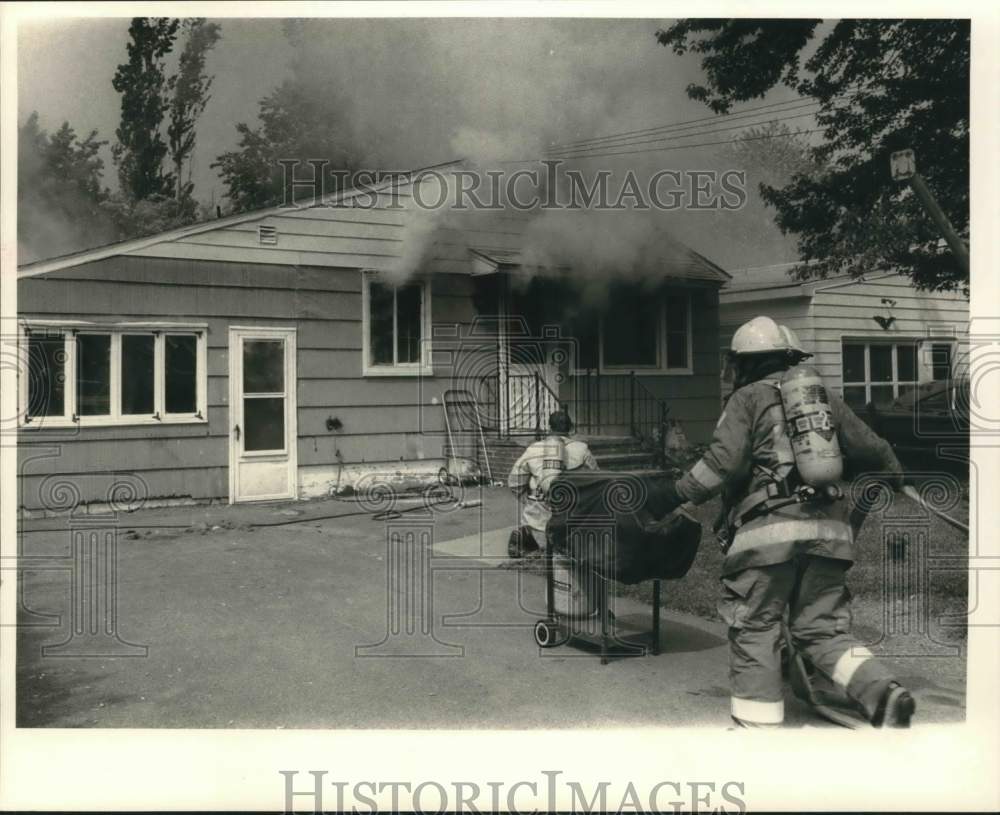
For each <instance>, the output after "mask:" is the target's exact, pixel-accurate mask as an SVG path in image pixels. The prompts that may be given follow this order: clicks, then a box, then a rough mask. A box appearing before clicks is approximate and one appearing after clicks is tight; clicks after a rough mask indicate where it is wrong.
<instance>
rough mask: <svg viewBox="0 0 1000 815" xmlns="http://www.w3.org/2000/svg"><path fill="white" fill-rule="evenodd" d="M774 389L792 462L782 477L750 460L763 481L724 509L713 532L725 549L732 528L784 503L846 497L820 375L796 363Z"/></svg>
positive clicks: (731, 534) (732, 534) (829, 409)
mask: <svg viewBox="0 0 1000 815" xmlns="http://www.w3.org/2000/svg"><path fill="white" fill-rule="evenodd" d="M778 389H779V391H780V393H781V408H782V412H783V414H784V420H785V427H786V429H787V433H788V438H789V441H790V443H791V447H792V454H793V458H794V462H795V463H794V466H793V467H791V468H790V469H789V471H788V472H787V473H786V475H785V476H784V477H782V476H779V475H778V474H777V473H776V472H775V471H774V470H771V469H770V468H768V467H765V466H764V465H763V464H754V469H755V471H756V472H758V473H760V474H762V475H764V476H765V477H766V478H767V483H766V484H765V486H763V487H761V488H760V489H757V490H754V492H752V493H750V494H749V495H747V496H746V497H745V498H743V499H742V500H741V501H740V502H739V503H738V504H737V505H736V507H735V508H734V509H733V510H731V511H727V510H725V509H724V510H723V512H722V514H721V515H720V517H719V519H718V521H717V522H716V525H715V531H716V534H717V537H718V539H719V544H720V546H721V547H722V550H723V552H724V553H725V552H726V551H728V549H729V547H730V546H731V545H732V542H733V538H734V537H735V535H736V532H737V531H738V530H739V529H740V528H741V527H742V526H744V525H745V524H747V523H749V522H750V521H753V520H755V519H756V518H760V517H763V516H765V515H769V514H770V513H772V512H775V511H776V510H779V509H782V508H783V507H787V506H792V505H798V504H832V503H833V502H835V501H839V500H841V499H843V497H844V493H843V490H841V488H840V486H839V485H838V483H837V482H838V481H839V479H840V477H841V475H842V474H843V457H842V456H841V453H840V445H839V443H838V440H837V429H836V427H835V426H834V424H833V411H832V409H831V407H830V402H829V398H828V396H827V394H826V389H825V388H824V387H823V383H822V380H821V379H820V377H819V374H818V373H817V372H816V370H815V369H813V368H811V367H809V366H804V365H803V366H795V367H793V368H791V369H789V370H787V371H786V372H785V374H784V375H783V377H782V379H781V384H780V386H779V388H778Z"/></svg>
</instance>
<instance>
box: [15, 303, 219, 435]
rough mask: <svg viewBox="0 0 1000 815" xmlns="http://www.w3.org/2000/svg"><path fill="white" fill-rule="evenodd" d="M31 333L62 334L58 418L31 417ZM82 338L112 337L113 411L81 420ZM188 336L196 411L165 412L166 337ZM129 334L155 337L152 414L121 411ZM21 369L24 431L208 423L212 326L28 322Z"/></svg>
mask: <svg viewBox="0 0 1000 815" xmlns="http://www.w3.org/2000/svg"><path fill="white" fill-rule="evenodd" d="M32 333H38V334H45V335H47V336H53V335H55V334H61V335H62V337H63V343H64V345H63V348H64V353H65V356H66V362H65V377H66V379H65V383H64V385H63V388H64V394H65V395H64V399H63V413H62V415H55V416H34V417H32V416H29V415H28V395H29V394H28V377H27V376H26V375H24V372H25V371H26V367H25V366H26V364H27V360H28V343H29V339H30V336H31V334H32ZM81 334H97V335H107V336H110V338H111V343H110V345H111V349H110V354H111V360H110V369H109V377H110V382H109V398H110V405H109V412H108V413H107V414H102V415H94V416H82V415H80V414H79V413H78V405H77V387H78V385H77V353H76V348H77V343H76V338H77V337H78V336H79V335H81ZM168 334H171V335H187V336H194V337H195V339H196V346H195V353H196V365H197V374H196V378H195V392H196V396H195V410H194V411H192V412H187V413H167V412H166V386H165V379H166V370H165V368H164V365H165V364H166V357H165V350H164V344H165V341H166V336H167V335H168ZM125 335H144V336H149V335H152V336H153V338H154V343H153V409H154V411H153V413H151V414H146V413H138V414H130V413H122V404H121V395H122V340H121V338H122V337H123V336H125ZM19 339H20V343H21V347H22V348H23V349H24V350H23V363H24V364H23V365H22V366H21V375H19V376H18V399H19V408H20V409H19V411H18V427H19V428H23V429H25V430H42V429H45V428H67V427H125V426H141V425H146V426H151V425H178V424H207V422H208V407H207V395H208V365H207V362H208V325H207V324H206V323H168V322H124V323H94V322H86V321H80V320H25V321H22V322H21V325H20V338H19Z"/></svg>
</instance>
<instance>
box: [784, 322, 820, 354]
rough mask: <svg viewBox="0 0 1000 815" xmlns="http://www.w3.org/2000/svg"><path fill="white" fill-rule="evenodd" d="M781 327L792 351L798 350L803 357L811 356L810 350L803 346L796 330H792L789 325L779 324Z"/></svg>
mask: <svg viewBox="0 0 1000 815" xmlns="http://www.w3.org/2000/svg"><path fill="white" fill-rule="evenodd" d="M778 327H779V328H780V329H781V333H782V334H784V335H785V339H786V340H787V341H788V347H789V348H790V349H791V350H792V351H798V352H799V353H800V354H802V356H803V357H811V356H812V354H810V353H809V352H808V351H806V350H805V349H804V348H803V347H802V343H801V342H799V338H798V337H797V336H796V334H795V332H794V331H792V329H790V328H789V327H788V326H787V325H782V326H778Z"/></svg>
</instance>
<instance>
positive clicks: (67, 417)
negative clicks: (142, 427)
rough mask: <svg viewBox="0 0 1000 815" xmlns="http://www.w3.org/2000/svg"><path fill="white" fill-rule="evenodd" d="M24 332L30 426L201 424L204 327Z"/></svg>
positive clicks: (32, 329) (34, 329)
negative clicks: (33, 423) (187, 422)
mask: <svg viewBox="0 0 1000 815" xmlns="http://www.w3.org/2000/svg"><path fill="white" fill-rule="evenodd" d="M25 332H26V337H25V344H26V346H27V350H28V370H27V376H26V377H24V379H25V380H26V382H25V383H24V386H23V387H22V400H23V403H24V411H23V415H24V423H25V424H27V425H31V424H32V422H37V424H36V426H40V425H46V426H53V425H59V424H67V423H80V424H83V425H101V424H142V423H153V422H183V421H204V416H205V407H204V399H205V392H206V381H207V380H206V372H205V331H204V330H203V329H187V328H185V329H180V328H174V327H170V328H167V327H165V326H164V327H162V328H161V327H141V328H140V327H138V326H135V327H133V326H122V325H119V326H111V327H107V328H105V327H100V328H99V327H97V326H93V325H87V326H81V327H77V328H69V327H52V328H48V327H42V326H34V325H29V326H28V327H26V329H25ZM41 420H44V421H41Z"/></svg>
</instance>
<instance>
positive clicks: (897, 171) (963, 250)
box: [889, 150, 969, 275]
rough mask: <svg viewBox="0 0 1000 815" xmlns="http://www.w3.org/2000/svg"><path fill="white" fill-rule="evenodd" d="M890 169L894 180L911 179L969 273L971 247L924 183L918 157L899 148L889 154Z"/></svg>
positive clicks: (928, 212) (927, 208)
mask: <svg viewBox="0 0 1000 815" xmlns="http://www.w3.org/2000/svg"><path fill="white" fill-rule="evenodd" d="M889 169H890V171H891V172H892V179H893V181H899V182H903V181H909V182H910V186H911V187H912V188H913V191H914V192H915V193H916V194H917V197H918V198H919V199H920V203H922V204H923V205H924V209H926V210H927V214H928V215H930V216H931V218H932V219H933V221H934V223H935V224H937V227H938V229H940V230H941V232H942V233H943V234H944V239H945V240H946V241H948V246H950V247H951V251H952V252H953V253H954V255H955V257H956V258H957V259H958V262H959V263H960V264H961V265H962V268H963V269H964V270H965V274H966V275H968V274H969V248H968V247H967V246H966V245H965V241H963V240H962V239H961V238H960V237H959V236H958V233H957V232H956V231H955V227H953V226H952V225H951V221H949V220H948V216H947V215H945V214H944V210H942V209H941V207H939V206H938V202H937V201H936V200H935V199H934V195H933V194H932V193H931V191H930V190H929V189H928V188H927V184H925V183H924V179H923V178H922V177H921V175H920V173H918V172H917V159H916V156H915V155H914V154H913V151H912V150H898V151H896V152H895V153H892V154H891V155H890V156H889Z"/></svg>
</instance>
